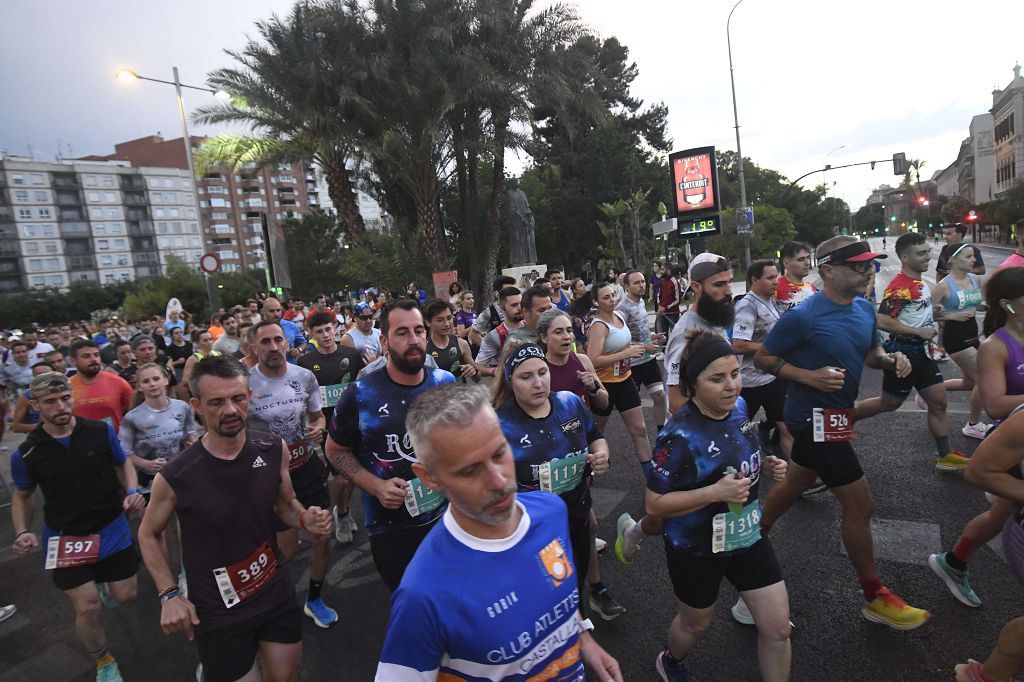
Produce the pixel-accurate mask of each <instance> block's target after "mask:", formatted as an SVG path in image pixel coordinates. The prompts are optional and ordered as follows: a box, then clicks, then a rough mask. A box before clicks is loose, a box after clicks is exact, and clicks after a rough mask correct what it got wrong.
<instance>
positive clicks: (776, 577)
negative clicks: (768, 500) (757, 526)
mask: <svg viewBox="0 0 1024 682" xmlns="http://www.w3.org/2000/svg"><path fill="white" fill-rule="evenodd" d="M665 555H666V558H667V559H668V575H669V578H670V579H671V580H672V589H673V590H674V591H675V593H676V597H678V599H679V601H681V602H683V603H684V604H686V605H687V606H689V607H690V608H692V609H707V608H710V607H712V606H714V605H715V602H716V601H718V590H719V589H720V588H721V586H722V578H727V579H728V580H729V582H730V583H732V585H733V587H735V588H736V589H737V590H738V591H740V592H749V591H750V590H759V589H761V588H762V587H768V586H769V585H774V584H775V583H778V582H782V571H781V570H779V562H778V561H777V560H776V558H775V550H773V549H772V545H771V542H770V541H769V540H768V538H767V537H762V538H761V539H760V540H758V541H757V542H755V543H754V544H753V545H751V546H750V547H749V548H748V549H746V550H745V551H742V552H737V553H734V554H728V555H726V556H695V555H693V554H688V553H686V552H683V551H680V550H678V549H675V548H674V547H672V546H671V545H670V544H668V542H667V541H666V543H665Z"/></svg>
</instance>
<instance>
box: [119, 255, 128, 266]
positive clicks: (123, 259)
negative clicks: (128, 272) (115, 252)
mask: <svg viewBox="0 0 1024 682" xmlns="http://www.w3.org/2000/svg"><path fill="white" fill-rule="evenodd" d="M117 264H118V265H121V266H125V265H131V263H129V262H128V256H118V257H117Z"/></svg>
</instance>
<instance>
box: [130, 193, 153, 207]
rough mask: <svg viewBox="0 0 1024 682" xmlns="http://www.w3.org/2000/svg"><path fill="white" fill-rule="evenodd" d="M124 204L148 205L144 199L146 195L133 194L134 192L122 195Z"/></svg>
mask: <svg viewBox="0 0 1024 682" xmlns="http://www.w3.org/2000/svg"><path fill="white" fill-rule="evenodd" d="M124 205H125V206H148V205H149V202H147V201H146V196H145V195H140V194H134V193H133V194H128V193H125V195H124Z"/></svg>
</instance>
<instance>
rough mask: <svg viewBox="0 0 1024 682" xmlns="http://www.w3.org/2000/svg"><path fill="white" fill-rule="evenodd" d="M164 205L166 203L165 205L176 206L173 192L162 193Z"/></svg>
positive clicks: (176, 197)
mask: <svg viewBox="0 0 1024 682" xmlns="http://www.w3.org/2000/svg"><path fill="white" fill-rule="evenodd" d="M164 203H167V204H176V203H178V195H177V194H175V193H174V192H165V193H164Z"/></svg>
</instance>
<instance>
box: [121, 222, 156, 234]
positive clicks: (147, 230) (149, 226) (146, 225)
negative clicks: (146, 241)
mask: <svg viewBox="0 0 1024 682" xmlns="http://www.w3.org/2000/svg"><path fill="white" fill-rule="evenodd" d="M154 234H156V233H155V232H154V231H153V221H152V220H133V221H130V222H129V223H128V236H129V237H152V236H153V235H154Z"/></svg>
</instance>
